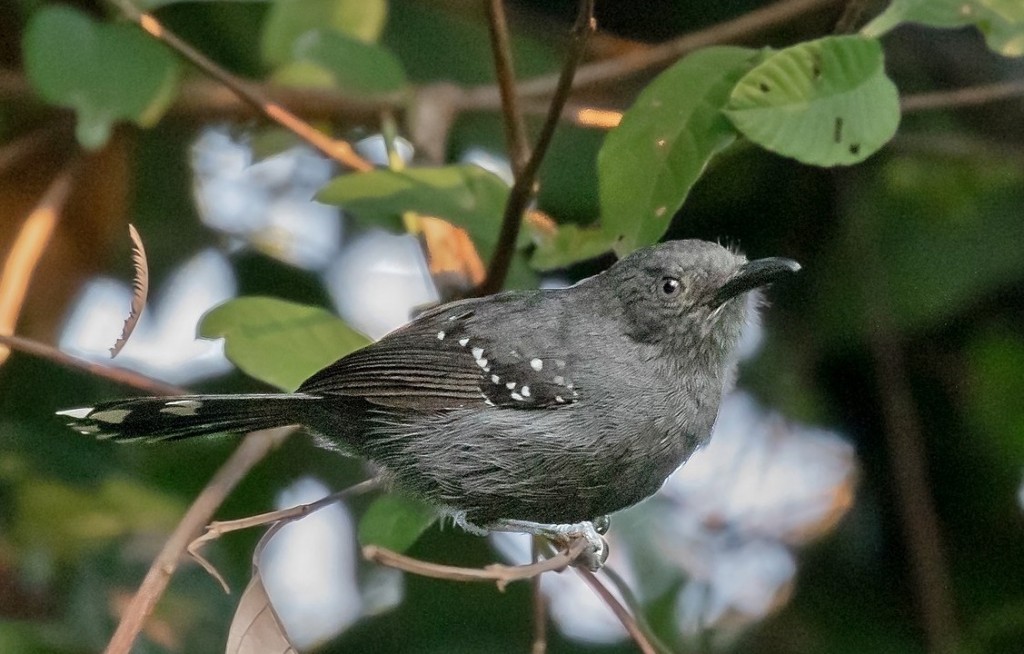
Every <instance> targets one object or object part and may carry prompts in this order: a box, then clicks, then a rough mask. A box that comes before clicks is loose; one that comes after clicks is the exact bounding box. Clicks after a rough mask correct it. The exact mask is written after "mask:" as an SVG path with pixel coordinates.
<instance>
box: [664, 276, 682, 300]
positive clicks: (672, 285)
mask: <svg viewBox="0 0 1024 654" xmlns="http://www.w3.org/2000/svg"><path fill="white" fill-rule="evenodd" d="M682 287H683V285H682V284H680V283H679V280H678V279H676V278H675V277H663V278H662V280H661V292H662V293H664V294H665V295H667V296H673V295H677V294H678V293H679V289H681V288H682Z"/></svg>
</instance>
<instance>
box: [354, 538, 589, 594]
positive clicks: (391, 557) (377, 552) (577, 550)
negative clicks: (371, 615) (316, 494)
mask: <svg viewBox="0 0 1024 654" xmlns="http://www.w3.org/2000/svg"><path fill="white" fill-rule="evenodd" d="M587 547H588V543H587V541H586V539H584V538H577V539H576V540H575V541H574V542H573V544H572V545H571V546H570V547H569V549H568V550H567V551H566V552H560V553H558V554H556V555H555V556H552V557H551V558H548V559H544V560H543V561H540V562H537V563H531V564H529V565H502V564H500V563H495V564H492V565H489V566H487V567H486V568H463V567H459V566H453V565H443V564H440V563H430V562H429V561H421V560H419V559H414V558H412V557H410V556H405V555H403V554H399V553H398V552H393V551H391V550H389V549H386V548H383V547H377V546H376V545H367V546H366V547H364V548H363V557H364V558H365V559H366V560H368V561H372V562H374V563H377V564H380V565H385V566H388V567H389V568H395V569H398V570H402V571H404V572H409V573H411V574H415V575H419V576H421V577H430V578H432V579H448V580H450V581H488V582H494V583H496V584H497V586H498V589H499V590H505V587H506V586H508V584H510V583H512V582H513V581H521V580H523V579H532V578H534V577H536V576H537V575H540V574H542V573H545V572H552V571H556V570H564V569H565V568H566V567H568V566H569V565H570V564H572V562H573V561H575V560H576V559H577V558H578V557H579V556H580V554H582V553H583V550H585V549H586V548H587Z"/></svg>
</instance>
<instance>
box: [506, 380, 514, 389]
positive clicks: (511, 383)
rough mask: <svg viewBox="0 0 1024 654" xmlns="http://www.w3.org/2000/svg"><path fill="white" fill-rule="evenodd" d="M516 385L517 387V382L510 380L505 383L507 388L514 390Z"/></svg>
mask: <svg viewBox="0 0 1024 654" xmlns="http://www.w3.org/2000/svg"><path fill="white" fill-rule="evenodd" d="M515 387H516V383H515V382H508V383H506V384H505V388H507V389H508V390H512V389H513V388H515Z"/></svg>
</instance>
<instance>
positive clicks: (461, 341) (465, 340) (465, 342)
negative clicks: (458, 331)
mask: <svg viewBox="0 0 1024 654" xmlns="http://www.w3.org/2000/svg"><path fill="white" fill-rule="evenodd" d="M459 345H461V346H462V347H466V346H467V345H469V339H468V338H460V339H459Z"/></svg>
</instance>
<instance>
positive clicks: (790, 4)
mask: <svg viewBox="0 0 1024 654" xmlns="http://www.w3.org/2000/svg"><path fill="white" fill-rule="evenodd" d="M839 2H840V0H782V1H781V2H777V3H775V4H773V5H769V6H767V7H764V8H762V9H756V10H754V11H751V12H749V13H746V14H743V15H742V16H738V17H736V18H733V19H731V20H727V21H725V22H722V23H717V24H715V25H712V26H710V27H706V28H704V29H701V30H698V31H696V32H690V33H689V34H684V35H682V36H680V37H678V38H675V39H672V40H671V41H667V42H665V43H662V44H660V45H656V46H653V47H651V48H646V49H643V50H637V51H634V52H630V53H628V54H625V55H622V56H621V57H615V58H612V59H605V60H603V61H597V62H594V63H591V64H587V65H585V66H581V67H580V69H579V71H578V73H577V74H576V77H575V79H574V81H573V83H572V87H573V89H580V88H584V87H590V86H595V85H598V84H605V83H608V82H614V81H618V80H620V79H622V78H624V77H628V76H630V75H633V74H636V73H639V72H642V71H644V70H647V69H649V68H654V67H657V66H663V65H666V64H669V63H671V62H673V61H675V60H676V59H679V58H680V57H682V56H683V55H685V54H689V53H690V52H693V51H694V50H697V49H699V48H704V47H707V46H709V45H716V44H719V43H735V42H737V41H742V40H744V39H749V38H750V37H752V36H754V35H755V34H759V33H761V32H764V31H765V30H768V29H771V28H773V27H777V26H779V25H782V24H784V23H787V22H789V21H790V20H792V19H794V18H796V17H798V16H802V15H804V14H808V13H811V12H813V11H820V10H822V9H826V8H829V7H832V6H835V5H837V4H839ZM558 86H559V78H558V77H557V76H554V75H542V76H539V77H534V78H531V79H528V80H524V81H522V82H520V83H519V84H518V90H519V97H524V98H525V97H528V96H529V97H537V96H541V97H543V96H547V95H549V94H551V93H552V92H553V91H554V90H555V89H557V88H558ZM481 90H484V89H481Z"/></svg>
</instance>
